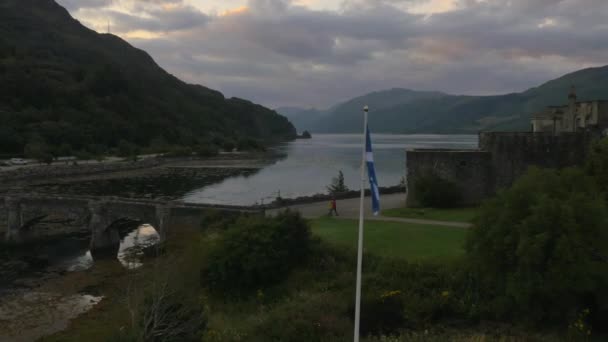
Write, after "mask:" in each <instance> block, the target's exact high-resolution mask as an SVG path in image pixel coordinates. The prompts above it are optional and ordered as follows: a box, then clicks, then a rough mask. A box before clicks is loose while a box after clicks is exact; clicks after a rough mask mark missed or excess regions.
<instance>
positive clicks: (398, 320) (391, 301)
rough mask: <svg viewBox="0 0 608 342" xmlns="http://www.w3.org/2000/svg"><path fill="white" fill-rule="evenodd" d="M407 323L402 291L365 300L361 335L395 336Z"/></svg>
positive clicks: (388, 292)
mask: <svg viewBox="0 0 608 342" xmlns="http://www.w3.org/2000/svg"><path fill="white" fill-rule="evenodd" d="M353 311H354V310H353ZM353 318H354V315H353ZM405 323H406V320H405V306H404V304H403V299H402V293H401V291H399V290H396V291H386V292H384V293H380V294H375V295H371V296H366V297H364V298H363V300H362V302H361V335H364V336H367V335H382V334H388V335H390V334H394V333H396V332H398V331H399V330H401V329H403V328H404V327H405Z"/></svg>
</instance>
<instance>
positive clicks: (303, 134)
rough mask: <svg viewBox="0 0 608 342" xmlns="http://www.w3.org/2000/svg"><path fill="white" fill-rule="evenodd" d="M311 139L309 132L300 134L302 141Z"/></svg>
mask: <svg viewBox="0 0 608 342" xmlns="http://www.w3.org/2000/svg"><path fill="white" fill-rule="evenodd" d="M311 138H312V135H311V134H310V132H309V131H304V132H303V133H302V139H311Z"/></svg>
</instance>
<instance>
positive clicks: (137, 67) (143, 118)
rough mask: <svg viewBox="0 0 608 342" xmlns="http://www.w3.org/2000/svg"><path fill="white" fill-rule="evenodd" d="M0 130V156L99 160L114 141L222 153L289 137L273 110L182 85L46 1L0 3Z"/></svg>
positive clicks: (286, 125)
mask: <svg viewBox="0 0 608 342" xmlns="http://www.w3.org/2000/svg"><path fill="white" fill-rule="evenodd" d="M0 121H1V122H2V126H1V127H0V154H21V153H23V152H24V150H27V149H28V145H33V146H34V147H35V146H49V147H50V148H51V149H53V150H57V149H60V150H65V151H59V152H67V151H87V152H89V153H104V152H106V151H107V150H108V149H110V148H114V147H117V146H118V144H119V142H120V141H123V144H124V142H126V143H128V144H133V145H135V146H140V147H148V146H166V145H179V146H193V145H206V144H210V143H215V144H217V145H220V144H222V143H223V141H226V140H230V141H237V140H238V139H242V138H253V139H257V140H266V141H268V140H284V139H291V138H294V137H295V133H296V132H295V129H294V127H293V125H291V123H290V122H289V121H288V120H287V119H286V118H284V117H282V116H280V115H278V114H277V113H276V112H274V111H272V110H269V109H267V108H264V107H262V106H260V105H256V104H253V103H251V102H249V101H246V100H242V99H237V98H232V99H226V98H225V97H224V96H223V95H222V94H221V93H220V92H218V91H215V90H212V89H208V88H205V87H203V86H199V85H190V84H186V83H184V82H182V81H180V80H179V79H177V78H176V77H174V76H172V75H170V74H168V73H167V72H165V71H164V70H163V69H162V68H160V67H159V66H158V65H157V64H156V63H155V62H154V60H153V59H152V58H151V57H150V56H149V55H148V54H147V53H146V52H144V51H141V50H139V49H136V48H134V47H132V46H131V45H129V44H128V43H127V42H125V41H123V40H122V39H120V38H118V37H116V36H113V35H109V34H98V33H96V32H94V31H92V30H89V29H87V28H85V27H84V26H82V25H81V24H80V23H79V22H78V21H76V20H75V19H73V18H72V17H71V16H70V15H69V13H68V12H67V11H66V10H65V9H64V8H62V7H61V6H59V5H58V4H57V3H55V2H54V1H53V0H3V1H2V2H0ZM30 147H32V146H30Z"/></svg>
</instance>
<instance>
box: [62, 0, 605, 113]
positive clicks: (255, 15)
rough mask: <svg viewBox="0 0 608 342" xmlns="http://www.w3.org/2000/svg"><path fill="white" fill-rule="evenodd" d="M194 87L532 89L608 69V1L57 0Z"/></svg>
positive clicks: (324, 101)
mask: <svg viewBox="0 0 608 342" xmlns="http://www.w3.org/2000/svg"><path fill="white" fill-rule="evenodd" d="M57 2H58V3H60V4H61V5H63V6H64V7H66V8H67V9H68V10H69V11H70V13H71V14H72V15H73V16H74V17H75V18H77V19H78V20H80V21H81V22H82V23H83V24H84V25H86V26H88V27H89V28H92V29H94V30H97V31H98V32H107V30H108V24H109V25H110V30H111V32H112V33H113V34H116V35H118V36H120V37H122V38H123V39H125V40H127V41H128V42H129V43H131V44H132V45H134V46H136V47H138V48H141V49H143V50H145V51H147V52H148V53H149V54H150V55H151V56H152V57H153V58H154V59H155V60H156V62H157V63H158V64H159V65H161V66H162V67H163V68H165V69H166V70H167V71H169V72H170V73H172V74H174V75H176V76H178V77H179V78H181V79H182V80H184V81H187V82H190V83H197V84H202V85H204V86H207V87H210V88H213V89H217V90H220V91H222V92H223V93H224V94H225V95H226V96H229V97H232V96H236V97H241V98H245V99H249V100H252V101H255V102H258V103H261V104H263V105H266V106H269V107H274V108H276V107H280V106H299V107H317V108H326V107H329V106H331V105H334V104H336V103H339V102H341V101H344V100H347V99H349V98H352V97H355V96H359V95H363V94H366V93H368V92H371V91H377V90H383V89H390V88H395V87H400V88H409V89H414V90H438V91H444V92H447V93H452V94H470V95H491V94H502V93H508V92H515V91H523V90H526V89H528V88H530V87H534V86H538V85H540V84H542V83H544V82H546V81H548V80H550V79H553V78H556V77H559V76H561V75H563V74H566V73H569V72H572V71H576V70H579V69H583V68H586V67H592V66H602V65H606V64H608V20H606V18H608V1H607V0H57Z"/></svg>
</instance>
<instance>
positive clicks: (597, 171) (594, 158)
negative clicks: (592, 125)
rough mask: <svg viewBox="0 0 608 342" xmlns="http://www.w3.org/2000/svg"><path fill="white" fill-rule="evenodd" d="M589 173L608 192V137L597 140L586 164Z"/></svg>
mask: <svg viewBox="0 0 608 342" xmlns="http://www.w3.org/2000/svg"><path fill="white" fill-rule="evenodd" d="M585 167H586V171H587V173H588V174H589V175H590V176H592V177H593V178H595V181H596V183H597V185H598V186H599V189H600V190H601V191H603V192H604V193H605V194H608V138H604V139H602V140H599V141H596V142H595V143H594V144H593V145H592V146H591V150H590V153H589V158H587V164H586V165H585Z"/></svg>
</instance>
